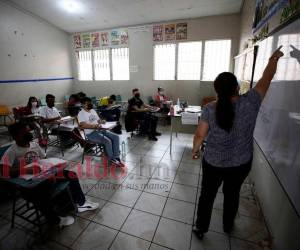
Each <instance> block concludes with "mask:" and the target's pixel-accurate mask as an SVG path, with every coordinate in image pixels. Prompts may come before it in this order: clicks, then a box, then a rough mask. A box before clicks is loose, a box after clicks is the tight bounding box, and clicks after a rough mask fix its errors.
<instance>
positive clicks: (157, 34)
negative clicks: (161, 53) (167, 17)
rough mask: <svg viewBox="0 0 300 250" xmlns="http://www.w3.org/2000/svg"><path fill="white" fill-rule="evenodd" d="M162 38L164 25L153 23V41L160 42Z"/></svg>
mask: <svg viewBox="0 0 300 250" xmlns="http://www.w3.org/2000/svg"><path fill="white" fill-rule="evenodd" d="M163 40H164V26H163V25H154V26H153V42H161V41H163Z"/></svg>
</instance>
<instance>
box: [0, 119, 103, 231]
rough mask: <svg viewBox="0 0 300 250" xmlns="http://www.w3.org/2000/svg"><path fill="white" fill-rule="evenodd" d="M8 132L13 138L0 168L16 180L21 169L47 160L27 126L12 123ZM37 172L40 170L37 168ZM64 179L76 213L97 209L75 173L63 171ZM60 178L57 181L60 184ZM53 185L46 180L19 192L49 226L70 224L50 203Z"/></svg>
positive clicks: (68, 218)
mask: <svg viewBox="0 0 300 250" xmlns="http://www.w3.org/2000/svg"><path fill="white" fill-rule="evenodd" d="M9 132H10V134H11V136H12V138H13V139H14V141H15V142H14V143H13V144H12V145H11V146H10V148H8V149H7V151H6V152H5V153H4V155H3V157H2V159H1V162H0V164H1V166H2V168H8V169H9V175H10V176H12V177H17V176H18V175H19V174H20V167H21V166H24V164H25V165H28V164H30V163H32V162H36V161H38V160H40V159H43V158H45V157H46V155H45V153H44V151H43V150H42V149H41V148H40V147H39V145H38V144H37V143H35V142H33V141H32V139H33V137H32V134H31V133H30V129H29V127H28V126H27V125H26V124H24V123H15V124H12V125H10V127H9ZM26 171H27V172H26V174H32V173H36V172H35V169H34V168H33V167H28V168H26ZM38 171H40V169H38ZM63 176H64V178H63V180H67V181H68V182H69V188H70V193H71V196H72V198H73V201H74V203H75V204H76V205H77V211H78V212H79V213H81V212H84V211H88V210H95V209H97V208H98V207H99V204H98V203H93V202H90V201H87V200H86V198H85V196H84V194H83V192H82V189H81V187H80V184H79V181H78V177H77V175H76V173H74V172H71V171H68V170H63ZM61 180H62V179H60V178H56V181H57V182H59V181H61ZM53 185H54V183H53V182H52V181H51V180H50V179H49V180H46V181H45V182H43V183H41V184H40V185H38V187H36V188H32V189H26V190H21V192H22V191H23V192H25V193H23V194H24V195H25V196H26V197H27V198H28V199H29V201H30V202H32V203H33V204H34V205H36V206H37V208H38V209H39V210H40V211H41V212H42V213H43V215H44V216H45V217H46V218H47V219H48V221H49V222H50V223H52V224H59V225H60V226H68V225H71V224H73V222H74V218H73V217H71V216H66V217H60V216H58V214H57V213H56V212H55V211H54V210H53V204H51V202H50V195H51V194H50V188H51V187H53Z"/></svg>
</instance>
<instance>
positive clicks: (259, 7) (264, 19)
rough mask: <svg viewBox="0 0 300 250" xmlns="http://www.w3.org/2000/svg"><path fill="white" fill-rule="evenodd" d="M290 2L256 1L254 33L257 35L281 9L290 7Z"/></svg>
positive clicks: (280, 0) (279, 0)
mask: <svg viewBox="0 0 300 250" xmlns="http://www.w3.org/2000/svg"><path fill="white" fill-rule="evenodd" d="M289 1H290V0H277V1H274V0H256V7H255V16H254V21H253V26H252V32H253V33H256V32H257V31H258V30H260V29H261V28H262V27H263V26H265V25H266V24H267V23H268V21H269V20H270V19H271V18H272V17H273V16H274V15H275V14H276V13H277V12H278V11H279V10H281V9H283V8H284V7H286V6H287V5H288V3H289Z"/></svg>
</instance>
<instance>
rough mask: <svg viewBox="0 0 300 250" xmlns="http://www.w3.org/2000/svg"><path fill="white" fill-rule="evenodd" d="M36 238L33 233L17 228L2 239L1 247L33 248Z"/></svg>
mask: <svg viewBox="0 0 300 250" xmlns="http://www.w3.org/2000/svg"><path fill="white" fill-rule="evenodd" d="M34 242H35V239H34V238H33V236H32V235H31V234H28V233H27V232H25V231H23V230H20V229H18V228H15V229H14V230H12V231H11V232H10V233H9V234H8V235H7V236H6V237H5V238H4V239H1V241H0V249H3V250H6V249H7V250H10V249H31V246H32V245H33V244H34Z"/></svg>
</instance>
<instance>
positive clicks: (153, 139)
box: [148, 136, 158, 141]
mask: <svg viewBox="0 0 300 250" xmlns="http://www.w3.org/2000/svg"><path fill="white" fill-rule="evenodd" d="M148 139H149V141H157V140H158V139H157V138H156V137H155V136H149V138H148Z"/></svg>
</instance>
